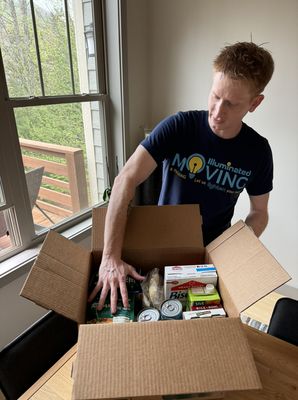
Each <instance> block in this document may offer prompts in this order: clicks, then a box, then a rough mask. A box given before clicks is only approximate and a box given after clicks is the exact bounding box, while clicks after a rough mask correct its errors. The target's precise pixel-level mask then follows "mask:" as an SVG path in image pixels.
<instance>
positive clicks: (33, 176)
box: [26, 167, 44, 208]
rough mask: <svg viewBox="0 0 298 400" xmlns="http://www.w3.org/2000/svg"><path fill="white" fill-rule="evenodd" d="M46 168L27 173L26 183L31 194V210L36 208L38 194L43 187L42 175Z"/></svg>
mask: <svg viewBox="0 0 298 400" xmlns="http://www.w3.org/2000/svg"><path fill="white" fill-rule="evenodd" d="M43 171H44V167H39V168H35V169H31V170H30V171H28V172H26V181H27V187H28V192H29V198H30V204H31V208H33V207H34V205H35V203H36V200H37V196H38V192H39V189H40V185H41V180H42V175H43Z"/></svg>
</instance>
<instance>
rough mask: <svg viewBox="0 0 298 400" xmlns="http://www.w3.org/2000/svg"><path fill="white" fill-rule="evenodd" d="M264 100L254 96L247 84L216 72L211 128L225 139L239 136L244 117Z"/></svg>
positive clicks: (211, 92) (211, 97)
mask: <svg viewBox="0 0 298 400" xmlns="http://www.w3.org/2000/svg"><path fill="white" fill-rule="evenodd" d="M263 98H264V96H262V95H256V94H253V92H252V90H251V89H250V87H249V85H248V84H247V83H246V82H244V81H242V80H236V79H231V78H229V77H227V76H226V75H224V74H223V73H222V72H215V73H214V76H213V84H212V88H211V91H210V94H209V100H208V110H209V117H208V121H209V125H210V128H211V129H212V131H213V132H214V133H215V134H216V135H217V136H220V137H222V138H224V139H230V138H233V137H235V136H237V134H238V133H239V132H240V129H241V126H242V119H243V118H244V116H245V115H246V114H247V113H248V112H249V111H250V112H253V111H254V110H255V109H256V107H257V106H258V105H259V104H260V103H261V101H262V100H263Z"/></svg>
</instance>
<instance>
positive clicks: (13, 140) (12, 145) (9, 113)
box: [0, 0, 122, 275]
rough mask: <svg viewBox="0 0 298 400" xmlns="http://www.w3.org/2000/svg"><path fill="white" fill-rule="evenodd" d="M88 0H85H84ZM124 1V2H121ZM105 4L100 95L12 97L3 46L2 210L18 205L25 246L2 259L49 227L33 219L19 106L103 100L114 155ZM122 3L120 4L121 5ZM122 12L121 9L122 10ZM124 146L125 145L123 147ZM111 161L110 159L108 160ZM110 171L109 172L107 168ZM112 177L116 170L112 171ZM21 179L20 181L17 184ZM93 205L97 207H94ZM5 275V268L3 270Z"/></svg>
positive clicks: (98, 6)
mask: <svg viewBox="0 0 298 400" xmlns="http://www.w3.org/2000/svg"><path fill="white" fill-rule="evenodd" d="M83 1H84V0H82V2H83ZM120 3H121V2H120ZM105 5H106V2H105V1H104V0H93V1H92V6H93V18H94V36H95V44H96V52H95V53H96V54H95V56H96V64H97V65H100V66H101V68H97V82H98V93H96V94H92V93H90V94H73V95H61V96H40V97H32V98H9V94H8V87H7V84H6V78H5V71H4V65H3V60H2V55H1V49H0V115H1V119H0V131H1V132H2V133H1V141H2V145H1V146H0V171H1V178H2V186H3V190H4V194H5V200H6V204H5V205H4V206H0V211H3V210H6V209H7V208H10V207H14V208H15V213H16V218H17V220H18V225H19V234H20V237H21V238H22V245H21V246H19V247H16V248H15V249H12V250H11V251H9V252H7V253H5V254H3V256H2V255H1V257H0V261H3V260H5V259H8V258H10V257H12V256H14V255H15V254H17V253H20V252H22V251H23V250H24V249H26V248H28V247H31V246H34V245H36V244H38V243H39V242H41V241H42V240H43V239H44V237H45V235H46V233H47V231H48V229H47V230H45V231H43V232H42V233H40V234H36V232H35V229H34V223H33V218H32V211H31V207H30V201H29V196H28V190H27V184H26V178H25V172H24V168H23V162H22V154H21V148H20V144H19V138H18V132H17V127H16V121H15V115H14V109H15V108H18V107H28V106H40V105H51V104H63V103H75V102H81V103H83V102H91V101H98V102H101V104H102V106H103V112H104V126H105V139H106V143H105V149H106V156H107V160H110V159H111V157H112V154H115V152H114V151H112V149H111V148H112V141H111V140H110V138H109V136H110V135H109V127H110V123H109V115H110V114H109V102H110V99H109V95H108V93H107V87H108V76H107V62H106V56H107V54H106V47H105V30H106V26H105ZM121 6H122V5H121V4H120V5H119V4H118V7H119V8H121ZM118 11H119V9H118ZM120 147H121V148H122V146H120ZM108 162H109V161H108ZM105 173H107V171H105ZM111 173H112V179H113V177H114V171H113V169H112V170H111ZM14 182H17V184H14ZM92 207H93V206H92ZM92 207H90V208H89V209H87V210H84V211H82V212H81V213H79V214H78V215H75V216H73V217H71V218H69V219H68V220H67V221H63V222H61V223H58V224H55V226H54V227H51V229H54V230H56V231H58V232H62V231H64V230H65V229H68V228H70V227H72V226H74V225H76V224H78V223H80V222H81V221H82V220H85V219H87V218H90V216H91V210H92ZM0 275H1V271H0Z"/></svg>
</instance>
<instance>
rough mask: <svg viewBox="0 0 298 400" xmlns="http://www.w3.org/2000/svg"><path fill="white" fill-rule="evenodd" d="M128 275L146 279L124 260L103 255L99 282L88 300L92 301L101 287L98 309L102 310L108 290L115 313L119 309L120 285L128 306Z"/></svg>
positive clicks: (123, 300)
mask: <svg viewBox="0 0 298 400" xmlns="http://www.w3.org/2000/svg"><path fill="white" fill-rule="evenodd" d="M127 275H130V276H132V277H133V278H134V279H136V280H140V281H141V280H143V279H145V277H143V276H142V275H139V274H138V273H137V272H136V270H135V269H134V268H133V267H132V266H131V265H129V264H127V263H125V262H124V261H122V260H116V259H114V258H112V257H103V259H102V261H101V264H100V267H99V270H98V282H97V284H96V286H95V288H94V289H93V291H92V293H91V294H90V296H89V298H88V301H89V302H91V301H92V300H93V299H94V297H95V296H96V295H97V293H98V292H99V291H100V289H101V294H100V299H99V302H98V306H97V309H98V310H101V309H102V308H103V306H104V304H105V300H106V298H107V295H108V292H109V291H110V306H111V313H112V314H114V313H116V311H117V300H118V294H117V289H118V287H119V288H120V293H121V297H122V302H123V306H124V307H126V308H128V307H129V303H128V294H127V288H126V276H127Z"/></svg>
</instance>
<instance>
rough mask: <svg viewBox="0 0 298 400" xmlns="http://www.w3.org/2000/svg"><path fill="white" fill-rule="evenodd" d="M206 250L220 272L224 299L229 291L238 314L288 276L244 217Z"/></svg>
mask: <svg viewBox="0 0 298 400" xmlns="http://www.w3.org/2000/svg"><path fill="white" fill-rule="evenodd" d="M206 253H207V254H208V257H209V260H210V262H212V263H214V265H215V266H216V268H217V271H218V274H219V276H220V278H219V289H220V291H221V294H222V297H223V300H224V301H225V298H224V294H225V293H228V298H227V303H228V304H230V302H232V303H233V307H235V309H236V310H237V315H239V314H240V312H242V311H243V310H245V309H246V308H248V307H249V306H251V305H252V304H253V303H255V302H256V301H257V300H260V299H261V298H262V297H264V296H265V295H267V294H268V293H270V292H272V291H273V290H275V289H276V288H278V287H279V286H281V285H283V284H284V283H286V282H287V281H289V280H290V279H291V277H290V275H289V274H288V273H287V272H286V271H285V270H284V269H283V268H282V266H281V265H280V264H279V263H278V262H277V261H276V259H275V258H274V257H273V256H272V255H271V254H270V252H269V251H268V250H267V249H266V248H265V246H264V245H263V244H262V243H261V241H260V240H259V239H258V238H257V237H256V236H255V234H254V233H253V232H252V230H251V229H250V228H249V227H248V226H247V225H246V224H245V223H244V222H243V221H239V222H237V223H236V224H235V225H233V226H232V227H231V228H229V229H227V230H226V231H225V232H224V233H223V234H222V235H220V236H219V237H218V238H216V239H215V240H214V241H213V242H211V243H210V244H209V245H208V246H207V248H206ZM221 285H222V289H221ZM229 315H235V313H234V312H233V313H229Z"/></svg>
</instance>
